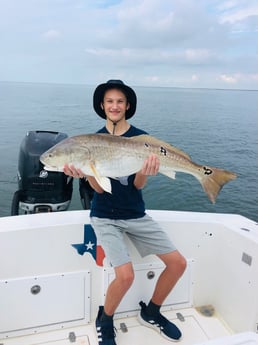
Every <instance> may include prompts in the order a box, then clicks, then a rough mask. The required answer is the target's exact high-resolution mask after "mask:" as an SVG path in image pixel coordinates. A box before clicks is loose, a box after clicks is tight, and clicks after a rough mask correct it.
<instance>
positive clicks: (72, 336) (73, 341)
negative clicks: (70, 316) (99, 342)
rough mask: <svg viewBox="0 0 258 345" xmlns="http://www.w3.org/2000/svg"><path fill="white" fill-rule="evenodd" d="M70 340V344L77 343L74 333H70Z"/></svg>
mask: <svg viewBox="0 0 258 345" xmlns="http://www.w3.org/2000/svg"><path fill="white" fill-rule="evenodd" d="M68 339H69V341H70V343H75V342H76V334H75V333H74V332H70V333H69V335H68Z"/></svg>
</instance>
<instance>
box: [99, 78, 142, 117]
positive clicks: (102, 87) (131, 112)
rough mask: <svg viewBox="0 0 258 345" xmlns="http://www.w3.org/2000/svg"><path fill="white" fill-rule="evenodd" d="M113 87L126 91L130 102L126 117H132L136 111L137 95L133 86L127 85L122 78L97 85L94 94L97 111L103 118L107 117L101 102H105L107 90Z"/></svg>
mask: <svg viewBox="0 0 258 345" xmlns="http://www.w3.org/2000/svg"><path fill="white" fill-rule="evenodd" d="M113 88H116V89H120V90H122V91H123V92H124V93H125V95H126V98H127V101H128V103H129V104H130V107H129V109H127V110H126V112H125V118H126V119H130V118H131V117H132V116H133V115H134V113H135V111H136V104H137V97H136V94H135V92H134V90H133V89H132V88H131V87H129V86H127V85H125V84H124V83H123V81H122V80H118V79H117V80H116V79H111V80H108V81H107V82H106V83H103V84H100V85H98V86H97V87H96V90H95V91H94V94H93V107H94V109H95V111H96V113H97V114H98V115H99V116H100V117H102V118H103V119H106V114H105V112H104V110H103V109H102V108H101V103H102V102H103V98H104V94H105V92H106V91H107V90H109V89H113Z"/></svg>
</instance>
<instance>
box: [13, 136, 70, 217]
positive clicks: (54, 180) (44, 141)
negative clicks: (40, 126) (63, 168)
mask: <svg viewBox="0 0 258 345" xmlns="http://www.w3.org/2000/svg"><path fill="white" fill-rule="evenodd" d="M67 137H68V136H67V134H65V133H60V132H48V131H30V132H28V133H27V134H26V136H25V138H24V139H23V141H22V143H21V147H20V154H19V164H18V186H19V190H17V191H16V192H15V193H14V196H13V201H12V210H11V214H12V215H18V214H19V211H20V210H22V211H23V212H22V213H23V214H27V213H40V212H55V211H65V210H67V209H68V207H69V205H70V202H71V198H72V192H73V179H72V178H71V177H69V176H66V175H65V174H64V173H63V172H52V171H51V172H50V171H46V170H44V168H43V164H42V163H41V162H40V160H39V158H40V155H41V154H42V153H44V152H45V151H47V150H48V149H49V148H50V147H52V146H54V145H55V144H57V143H58V142H60V141H61V140H63V139H65V138H67Z"/></svg>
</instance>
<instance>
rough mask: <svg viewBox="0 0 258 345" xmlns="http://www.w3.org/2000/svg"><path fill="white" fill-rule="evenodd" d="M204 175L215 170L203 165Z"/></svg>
mask: <svg viewBox="0 0 258 345" xmlns="http://www.w3.org/2000/svg"><path fill="white" fill-rule="evenodd" d="M203 170H204V175H211V174H212V173H213V171H212V170H211V169H210V168H207V167H203Z"/></svg>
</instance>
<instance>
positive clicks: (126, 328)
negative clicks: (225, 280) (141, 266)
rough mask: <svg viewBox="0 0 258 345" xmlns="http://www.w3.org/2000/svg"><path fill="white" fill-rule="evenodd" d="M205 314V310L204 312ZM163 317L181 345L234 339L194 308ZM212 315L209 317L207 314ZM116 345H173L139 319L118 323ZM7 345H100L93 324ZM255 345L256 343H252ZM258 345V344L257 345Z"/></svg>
mask: <svg viewBox="0 0 258 345" xmlns="http://www.w3.org/2000/svg"><path fill="white" fill-rule="evenodd" d="M205 310H206V309H205ZM163 314H164V315H165V316H166V317H167V318H168V319H170V320H171V321H173V322H174V323H175V324H176V325H177V326H178V327H179V328H180V329H181V331H182V333H183V338H182V339H181V341H180V342H179V343H180V345H190V344H191V345H192V344H199V343H204V342H206V341H208V340H210V339H214V338H220V337H224V336H228V335H231V334H232V332H231V330H230V329H229V328H228V327H227V325H225V324H224V322H223V321H222V320H220V319H219V317H218V316H217V315H216V313H215V314H214V315H211V316H209V315H208V316H206V315H203V314H202V313H201V312H199V311H197V310H196V309H194V308H186V309H177V310H173V311H165V312H163ZM208 314H209V313H208ZM115 327H116V330H117V338H116V340H117V344H119V345H132V344H135V345H136V344H139V345H140V344H144V343H146V341H147V343H148V345H152V344H160V345H163V344H164V345H165V344H169V343H171V342H170V341H168V340H167V339H165V338H163V337H162V336H160V335H159V334H158V333H157V332H155V331H154V330H152V329H150V328H147V327H144V326H142V325H140V324H139V322H138V320H137V317H128V318H123V319H116V320H115ZM3 344H4V345H61V344H62V345H68V344H69V345H70V344H75V345H79V344H80V345H97V341H96V334H95V328H94V324H89V325H85V326H80V327H72V328H67V329H62V330H57V331H52V332H46V333H40V334H34V335H27V336H25V337H17V338H13V339H12V338H9V339H5V340H4V342H3ZM252 344H256V343H252ZM257 344H258V343H257Z"/></svg>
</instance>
